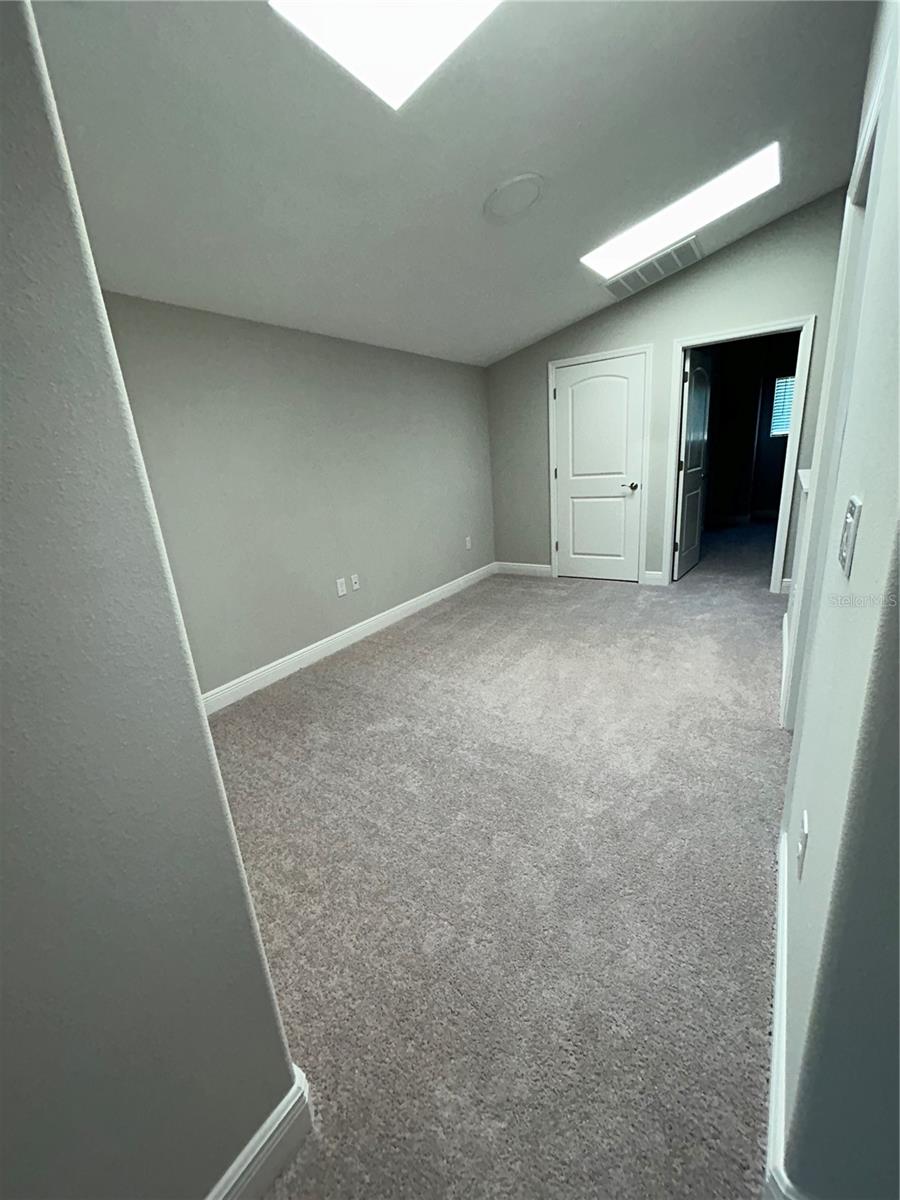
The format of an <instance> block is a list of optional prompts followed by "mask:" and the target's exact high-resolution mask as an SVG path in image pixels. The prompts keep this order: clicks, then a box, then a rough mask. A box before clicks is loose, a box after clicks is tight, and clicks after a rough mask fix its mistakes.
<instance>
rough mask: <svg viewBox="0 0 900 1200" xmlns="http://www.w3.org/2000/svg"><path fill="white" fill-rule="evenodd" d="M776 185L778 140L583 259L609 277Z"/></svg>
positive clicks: (778, 164)
mask: <svg viewBox="0 0 900 1200" xmlns="http://www.w3.org/2000/svg"><path fill="white" fill-rule="evenodd" d="M779 183H781V153H780V149H779V144H778V142H772V143H771V145H768V146H766V147H765V148H764V149H762V150H759V151H758V152H757V153H756V154H751V155H750V157H749V158H745V159H744V160H743V162H739V163H738V164H737V165H736V166H734V167H731V168H730V170H728V171H725V172H724V173H723V174H722V175H717V176H716V178H715V179H711V180H710V181H709V183H704V184H703V185H702V186H701V187H698V188H697V189H696V190H695V191H693V192H688V194H687V195H686V196H682V197H681V199H680V200H676V201H675V202H674V203H673V204H669V205H667V206H666V208H661V209H660V210H659V212H657V213H654V214H653V216H652V217H647V218H646V220H643V221H638V223H637V225H632V226H631V228H630V229H626V230H625V231H624V232H623V233H617V234H616V236H615V237H613V238H610V239H609V241H608V242H604V243H603V244H602V245H601V246H598V247H597V248H596V250H592V251H591V252H590V254H585V255H584V257H583V258H582V260H581V261H582V262H583V263H584V265H585V266H586V267H590V268H591V270H592V271H596V272H597V274H598V275H602V276H603V278H604V279H613V278H614V277H615V276H616V275H621V274H622V272H623V271H627V270H629V268H631V267H636V266H638V264H639V263H642V262H646V261H647V259H648V258H653V256H654V255H655V254H658V253H659V252H660V251H661V250H666V249H668V247H669V246H674V245H675V243H676V242H680V241H683V239H684V238H687V237H690V236H691V234H693V233H696V232H697V231H698V229H702V228H703V227H704V225H711V224H712V222H713V221H718V220H719V218H720V217H724V216H725V214H726V213H730V212H733V211H734V209H736V208H740V207H741V205H742V204H746V203H747V202H748V201H749V200H755V199H756V197H757V196H761V195H762V194H763V193H764V192H768V191H769V190H770V189H771V188H773V187H777V186H778V184H779Z"/></svg>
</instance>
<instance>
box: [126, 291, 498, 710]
mask: <svg viewBox="0 0 900 1200" xmlns="http://www.w3.org/2000/svg"><path fill="white" fill-rule="evenodd" d="M106 299H107V306H108V310H109V315H110V322H111V324H112V330H113V335H114V336H115V339H116V345H117V348H118V351H119V356H120V358H121V362H122V370H123V373H124V375H125V383H126V386H127V388H128V395H129V398H130V400H131V404H132V408H133V410H134V416H135V421H136V424H137V429H138V435H139V437H140V441H141V447H142V449H143V452H144V457H145V459H146V462H147V470H148V473H149V475H150V483H151V487H152V489H153V494H154V497H155V499H156V505H157V509H158V511H159V519H160V524H161V525H162V530H163V535H164V537H165V542H166V548H167V550H168V553H169V558H170V560H171V563H172V570H173V573H174V575H175V582H176V586H177V588H178V596H179V599H180V601H181V607H182V611H183V613H184V619H185V624H186V625H187V630H188V637H189V639H190V644H191V650H192V651H193V655H194V660H195V662H196V664H197V671H198V674H199V676H200V683H201V686H202V687H203V690H204V691H206V690H209V689H210V688H213V687H216V686H218V685H219V684H222V683H226V682H228V681H229V680H231V679H234V678H236V677H237V676H239V675H243V674H245V673H246V672H247V671H251V670H253V669H254V668H256V667H261V666H264V665H265V664H266V663H269V662H272V661H273V660H274V659H277V658H281V657H282V655H285V654H290V653H291V652H293V651H295V650H299V649H300V648H301V647H303V646H307V645H309V644H310V643H311V642H315V641H318V640H319V639H320V638H322V637H326V636H327V635H328V634H332V633H335V632H337V631H338V630H340V629H345V628H346V627H347V626H349V625H354V624H355V623H356V622H357V621H362V620H364V619H365V618H366V617H370V616H372V615H374V614H375V613H379V612H383V611H384V610H385V609H387V608H391V607H393V605H395V604H399V603H401V602H402V601H404V600H409V599H410V598H411V597H413V596H418V595H420V594H421V593H422V592H427V591H429V590H430V589H431V588H434V587H437V586H438V585H439V584H442V583H446V582H448V581H449V580H451V579H455V578H456V577H457V576H459V575H464V574H465V573H466V572H468V571H473V570H474V569H475V568H476V567H480V566H483V565H484V564H485V563H488V562H491V561H492V560H493V557H494V544H493V516H492V510H491V475H490V456H489V443H488V427H487V401H486V395H485V378H484V371H483V370H482V369H481V368H479V367H464V366H459V365H457V364H454V363H446V362H441V361H440V360H438V359H431V358H421V357H418V356H416V355H412V354H403V353H400V352H399V351H393V350H380V349H376V348H375V347H372V346H362V345H360V344H358V343H356V342H344V341H339V340H337V339H335V338H326V337H320V336H318V335H316V334H307V333H298V332H296V331H294V330H288V329H280V328H277V327H275V326H272V325H259V324H256V323H254V322H251V321H239V320H234V319H233V318H230V317H220V316H215V315H213V314H210V313H201V312H197V311H195V310H193V309H187V308H176V307H173V306H171V305H165V304H153V303H150V302H148V301H142V300H133V299H130V298H128V297H125V296H117V295H109V296H107V298H106ZM467 535H469V536H471V538H472V549H471V550H466V545H465V539H466V536H467ZM351 572H353V573H356V574H358V575H359V576H360V578H361V580H362V588H361V590H360V591H358V592H352V591H351V592H349V593H348V595H347V596H346V597H343V598H340V599H339V598H338V596H337V594H336V590H335V579H336V578H337V577H338V576H344V577H346V578H347V583H348V587H349V576H350V574H351Z"/></svg>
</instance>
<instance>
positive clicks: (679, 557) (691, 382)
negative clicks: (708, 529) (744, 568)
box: [672, 349, 712, 579]
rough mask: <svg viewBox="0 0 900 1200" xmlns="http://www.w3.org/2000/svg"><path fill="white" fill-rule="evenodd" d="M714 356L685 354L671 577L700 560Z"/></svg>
mask: <svg viewBox="0 0 900 1200" xmlns="http://www.w3.org/2000/svg"><path fill="white" fill-rule="evenodd" d="M711 372H712V359H711V356H710V355H709V354H707V353H706V352H705V351H703V350H696V349H692V350H687V351H685V355H684V392H683V405H682V415H681V449H680V456H679V459H678V508H677V516H676V520H675V531H676V537H675V558H674V563H673V570H672V577H673V578H674V579H681V577H682V575H686V574H687V572H688V571H690V569H691V568H692V567H696V565H697V563H698V562H699V561H700V541H701V538H702V535H703V508H704V504H705V501H706V463H707V433H708V427H709V394H710V375H711Z"/></svg>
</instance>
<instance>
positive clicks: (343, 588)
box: [336, 575, 347, 596]
mask: <svg viewBox="0 0 900 1200" xmlns="http://www.w3.org/2000/svg"><path fill="white" fill-rule="evenodd" d="M336 583H337V594H338V595H339V596H346V595H347V580H346V579H345V578H344V577H343V575H342V576H341V577H340V579H338V580H336Z"/></svg>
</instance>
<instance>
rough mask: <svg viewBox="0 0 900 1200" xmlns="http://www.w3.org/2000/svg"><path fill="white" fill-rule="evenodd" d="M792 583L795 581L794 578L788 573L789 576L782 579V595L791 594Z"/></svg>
mask: <svg viewBox="0 0 900 1200" xmlns="http://www.w3.org/2000/svg"><path fill="white" fill-rule="evenodd" d="M792 583H793V580H792V579H791V577H790V575H788V577H787V578H786V579H782V581H781V594H782V596H789V595H790V594H791V584H792Z"/></svg>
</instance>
